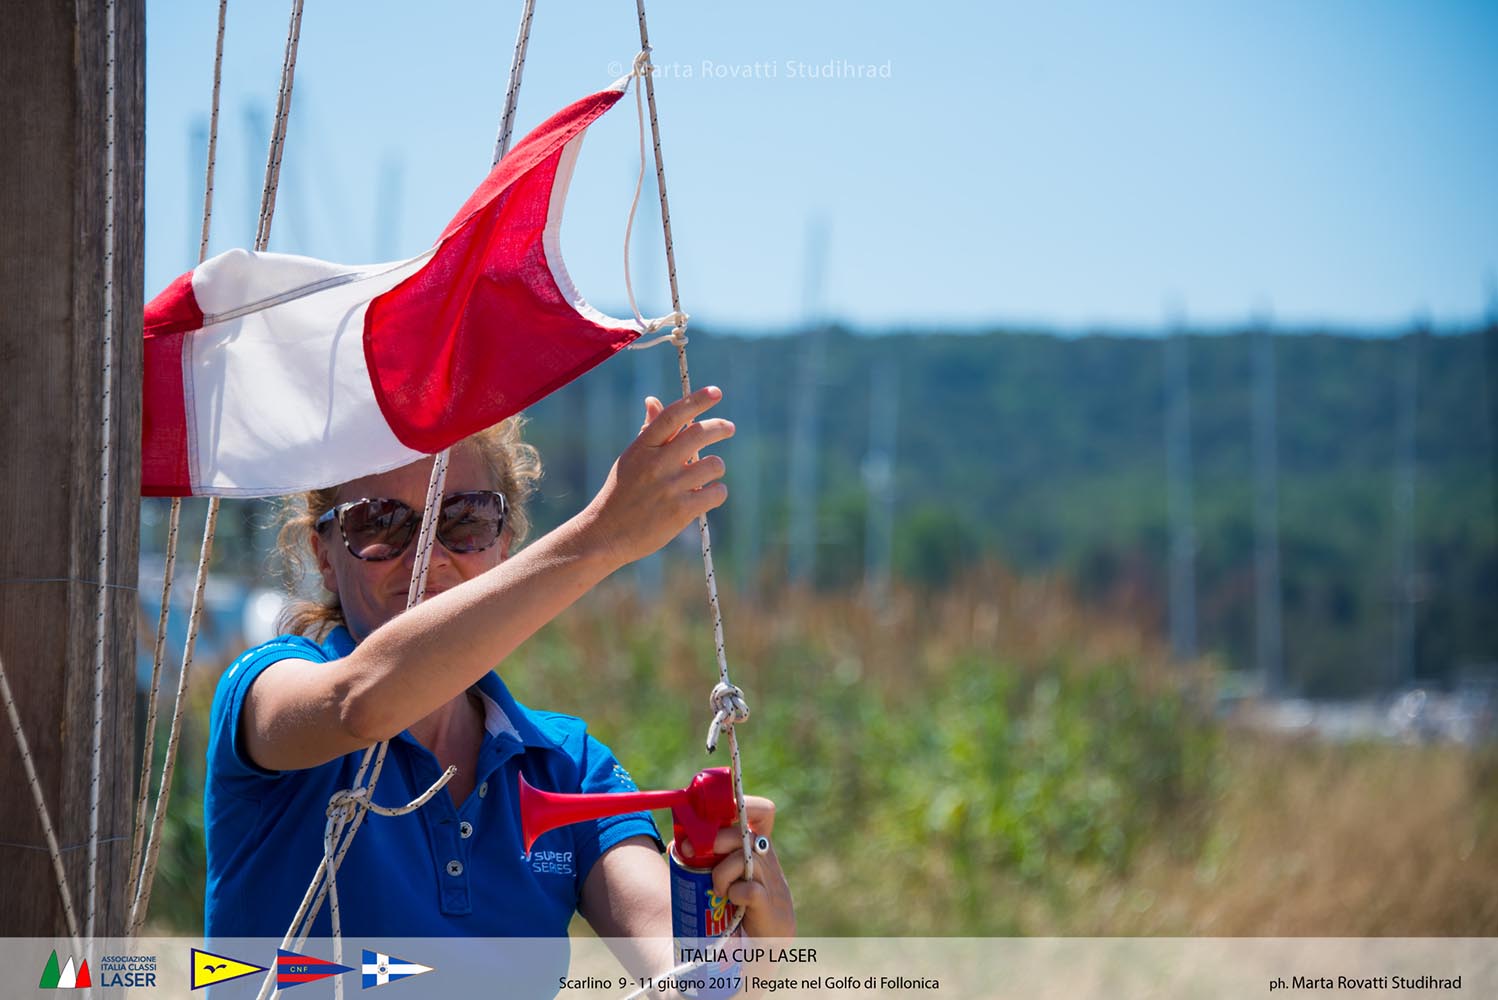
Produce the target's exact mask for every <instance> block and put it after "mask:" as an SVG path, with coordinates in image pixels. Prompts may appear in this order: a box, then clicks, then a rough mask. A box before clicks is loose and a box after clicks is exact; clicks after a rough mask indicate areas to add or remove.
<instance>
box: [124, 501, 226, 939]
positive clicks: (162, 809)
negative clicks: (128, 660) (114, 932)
mask: <svg viewBox="0 0 1498 1000" xmlns="http://www.w3.org/2000/svg"><path fill="white" fill-rule="evenodd" d="M217 524H218V498H217V497H214V498H213V501H212V502H210V503H209V504H208V516H207V518H206V520H204V522H203V545H202V548H201V550H200V551H199V553H198V576H197V581H196V583H195V585H194V587H193V594H192V612H191V614H190V615H189V617H188V620H187V642H186V644H185V645H184V646H183V647H182V669H181V670H179V671H178V672H177V697H176V700H175V701H174V702H173V703H172V725H171V728H170V729H169V730H168V731H167V740H166V760H165V762H164V763H163V764H162V768H161V790H160V792H158V793H157V795H156V811H155V813H154V814H153V815H152V817H151V830H150V833H149V834H148V835H147V837H146V851H145V855H146V856H145V864H144V865H143V867H142V868H141V873H140V880H139V882H138V883H137V886H136V893H135V897H134V899H133V901H132V904H131V908H130V936H131V937H135V936H137V935H139V934H140V932H141V929H142V928H143V927H144V926H145V922H146V912H147V910H148V909H149V908H150V906H151V889H152V888H153V887H154V885H155V882H156V862H157V859H158V858H159V857H160V855H161V839H162V830H163V829H164V828H165V826H166V810H167V805H168V804H169V803H170V802H171V797H172V796H171V789H172V777H173V775H174V774H175V773H176V768H177V747H178V744H179V741H180V738H181V735H182V710H183V708H184V707H185V706H186V704H187V674H188V671H189V669H191V667H192V655H193V650H194V648H195V647H196V645H197V641H198V624H199V622H200V621H201V620H202V611H203V590H204V587H205V585H206V584H207V582H208V561H209V558H210V557H211V556H212V555H213V532H214V528H215V527H216V526H217Z"/></svg>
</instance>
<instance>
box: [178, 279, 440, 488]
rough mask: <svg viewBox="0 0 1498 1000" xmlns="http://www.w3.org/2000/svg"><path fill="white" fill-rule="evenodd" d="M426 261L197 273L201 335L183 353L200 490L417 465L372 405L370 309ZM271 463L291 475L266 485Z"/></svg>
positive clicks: (295, 482)
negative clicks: (367, 345)
mask: <svg viewBox="0 0 1498 1000" xmlns="http://www.w3.org/2000/svg"><path fill="white" fill-rule="evenodd" d="M430 256H431V254H430V252H428V253H424V254H421V255H420V256H418V257H413V258H412V259H410V260H407V261H400V262H397V263H394V264H375V265H369V266H364V267H354V266H347V265H343V264H332V263H329V262H327V261H321V260H315V259H313V258H311V257H298V256H293V255H290V254H271V253H258V254H257V253H251V252H250V251H247V250H231V251H229V252H228V253H224V254H220V255H219V256H217V257H214V258H213V259H212V260H209V261H206V262H205V263H203V264H201V265H199V267H198V268H197V270H196V271H195V272H194V273H193V278H192V285H193V289H192V290H193V296H194V298H195V299H196V300H197V302H198V305H199V308H201V309H202V310H203V313H204V328H203V330H202V331H200V332H199V333H197V334H196V335H195V336H193V337H191V338H189V340H188V344H189V347H188V349H187V351H185V352H184V356H183V388H184V390H185V392H186V396H187V405H188V409H187V412H188V434H189V438H190V441H191V444H190V446H189V448H188V457H189V462H192V463H197V465H196V467H193V468H191V469H190V472H191V476H192V482H193V483H194V484H195V486H201V487H202V489H203V491H204V492H212V493H216V494H218V495H220V496H236V495H241V494H249V495H263V494H266V493H277V492H285V493H289V492H292V491H295V490H297V489H301V488H304V487H305V484H306V483H308V482H319V483H329V482H333V483H336V482H343V481H346V480H349V479H356V478H358V477H359V476H363V475H369V474H371V473H374V472H384V471H386V470H387V469H394V468H399V467H400V466H403V465H409V464H410V463H412V462H414V461H416V460H417V459H419V458H420V457H421V453H420V452H416V451H413V450H411V449H410V448H407V447H406V446H405V445H403V444H401V443H400V441H398V440H397V439H396V437H395V434H394V432H393V431H391V429H390V425H389V424H388V423H387V422H386V420H385V417H384V414H383V413H381V411H380V407H379V404H378V403H377V402H376V400H375V396H374V389H373V386H372V385H371V383H370V378H369V368H368V365H367V363H366V361H365V354H364V313H365V311H366V309H367V308H368V306H369V302H370V300H371V299H373V298H374V297H375V296H376V295H379V294H381V293H382V292H385V291H388V290H389V289H391V288H394V287H395V286H396V285H397V284H399V283H400V282H401V281H403V280H405V279H406V278H407V277H409V276H410V275H412V274H414V273H416V272H417V271H418V270H420V268H421V266H422V265H423V264H425V263H426V262H427V260H428V258H429V257H430ZM246 303H249V304H250V305H246ZM267 303H273V304H267ZM328 441H337V442H339V447H338V448H336V449H335V448H330V447H328V446H327V442H328ZM266 455H275V456H276V462H277V464H278V465H279V466H280V468H281V469H282V470H283V473H284V478H281V479H280V480H279V481H274V480H272V481H271V482H269V483H267V480H266V468H265V464H266V460H265V456H266Z"/></svg>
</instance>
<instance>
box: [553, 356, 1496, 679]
mask: <svg viewBox="0 0 1498 1000" xmlns="http://www.w3.org/2000/svg"><path fill="white" fill-rule="evenodd" d="M1272 340H1273V351H1274V370H1275V379H1276V381H1275V391H1276V400H1277V405H1276V407H1275V417H1276V428H1275V431H1276V433H1275V444H1276V448H1277V452H1278V463H1277V468H1278V473H1279V475H1278V482H1277V489H1278V509H1279V515H1280V517H1279V526H1278V530H1279V545H1280V548H1279V562H1280V572H1281V584H1282V586H1281V589H1282V593H1283V602H1284V604H1283V623H1284V624H1283V630H1284V646H1285V659H1286V667H1285V670H1286V676H1287V678H1288V683H1289V686H1290V687H1291V689H1292V690H1293V691H1296V692H1299V693H1302V694H1306V695H1340V694H1351V693H1360V692H1373V691H1380V690H1387V689H1391V688H1394V687H1398V686H1401V685H1403V684H1406V683H1409V682H1410V680H1409V678H1407V677H1406V676H1405V675H1404V673H1403V671H1404V668H1403V666H1402V664H1403V663H1404V660H1403V658H1401V657H1400V656H1398V655H1396V648H1397V646H1398V643H1397V641H1396V637H1397V634H1398V629H1397V626H1396V620H1397V617H1398V616H1397V614H1396V611H1397V610H1398V609H1399V608H1400V607H1401V606H1402V602H1403V599H1404V595H1405V594H1406V593H1408V594H1409V595H1410V596H1411V598H1412V599H1413V602H1414V622H1415V679H1416V680H1418V681H1419V682H1420V683H1431V682H1455V681H1457V680H1459V679H1461V678H1463V677H1465V676H1469V675H1471V674H1472V673H1474V672H1476V673H1478V674H1482V673H1485V672H1486V669H1491V668H1492V666H1493V665H1494V664H1495V663H1498V500H1495V492H1494V470H1495V468H1498V457H1495V456H1498V445H1495V420H1494V416H1493V414H1494V409H1493V407H1494V405H1495V402H1498V398H1495V397H1498V392H1495V389H1494V385H1495V381H1494V379H1495V376H1494V372H1495V371H1498V328H1495V329H1490V330H1487V331H1473V332H1469V333H1461V334H1441V335H1432V334H1429V333H1412V334H1408V335H1405V336H1398V337H1378V338H1372V337H1356V336H1346V335H1333V334H1324V333H1299V334H1284V333H1281V334H1277V335H1275V336H1274V337H1273V338H1272ZM1185 341H1186V344H1187V354H1188V358H1189V362H1188V363H1189V379H1188V385H1189V405H1190V417H1191V461H1192V465H1193V468H1192V477H1191V486H1192V491H1193V502H1194V511H1195V531H1196V540H1197V558H1196V562H1195V571H1196V600H1197V608H1198V635H1199V646H1200V650H1201V652H1202V653H1204V654H1214V655H1217V656H1218V657H1220V658H1221V659H1223V660H1224V661H1225V662H1227V663H1228V664H1230V665H1231V666H1234V667H1240V668H1241V667H1249V666H1252V664H1253V662H1254V592H1255V570H1254V563H1255V560H1254V551H1255V518H1254V480H1253V438H1254V426H1253V399H1254V390H1253V374H1254V343H1255V338H1254V336H1253V335H1251V334H1248V333H1239V334H1193V335H1188V336H1186V337H1185ZM1164 347H1165V344H1164V341H1163V340H1162V339H1160V338H1156V337H1128V336H1111V335H1110V336H1086V337H1058V336H1052V335H1045V334H1033V333H1012V332H1006V331H993V332H989V333H981V334H941V333H921V334H915V333H911V334H892V335H886V336H878V337H872V336H860V335H855V334H851V333H848V332H846V331H842V330H838V329H831V330H827V331H824V333H823V334H822V342H821V346H820V351H821V354H822V362H821V366H820V368H821V374H820V378H819V379H818V380H817V383H816V389H817V419H816V426H817V429H818V431H817V441H818V449H819V450H818V463H817V468H818V476H819V482H818V487H817V493H818V504H817V528H818V545H817V554H816V581H817V585H818V586H819V587H822V588H845V587H852V586H857V585H859V584H860V583H861V581H862V579H863V573H864V559H865V538H864V536H865V526H866V523H867V522H866V511H867V508H868V504H867V501H866V490H865V487H864V478H863V476H862V473H861V468H862V466H863V463H864V461H865V457H866V455H867V453H868V450H869V440H870V403H871V398H870V397H871V385H873V384H875V382H874V373H875V371H876V369H878V367H879V366H880V365H881V364H882V365H884V366H885V367H886V368H888V367H890V366H892V367H893V368H894V370H895V372H896V373H897V380H898V386H897V391H896V393H895V404H894V405H895V406H896V408H897V409H896V413H897V417H898V423H897V426H898V433H897V444H896V454H895V456H894V458H895V466H894V489H895V511H896V515H895V527H894V540H893V552H894V556H893V561H894V570H895V572H896V573H897V574H898V575H900V576H902V577H904V578H906V579H909V580H911V581H914V582H918V583H925V584H930V585H933V586H940V585H942V584H944V583H945V582H947V581H948V580H950V579H952V578H953V577H954V576H956V575H958V574H960V573H961V572H962V571H963V569H964V568H965V567H966V566H967V565H969V564H970V563H972V562H974V561H975V560H976V559H977V558H978V557H979V556H980V555H988V556H994V557H997V558H998V559H1000V560H1002V561H1003V562H1005V563H1007V564H1008V565H1010V566H1011V567H1013V568H1014V569H1015V570H1016V571H1017V572H1019V573H1022V574H1054V575H1057V576H1059V577H1061V578H1062V579H1064V580H1067V581H1070V583H1071V585H1072V586H1073V587H1074V588H1075V589H1076V590H1077V592H1078V593H1079V594H1080V595H1081V596H1082V597H1083V598H1084V599H1085V600H1087V601H1090V602H1095V603H1099V604H1105V605H1108V606H1110V607H1112V608H1114V609H1122V610H1124V611H1126V612H1128V613H1129V614H1130V615H1132V616H1134V617H1135V620H1137V621H1139V622H1140V623H1141V624H1142V625H1144V626H1146V627H1148V628H1150V629H1155V630H1158V631H1159V632H1160V633H1161V634H1164V633H1165V631H1166V630H1167V617H1168V612H1167V594H1168V579H1167V578H1168V569H1167V566H1168V552H1169V547H1170V530H1169V516H1168V507H1167V481H1166V436H1165V417H1166V392H1165V389H1166V377H1165V376H1166V365H1165V349H1164ZM813 353H814V350H813V345H812V343H811V340H810V338H808V337H793V338H786V337H758V338H751V337H731V336H716V335H714V334H713V332H712V331H710V330H701V331H699V330H694V331H693V332H692V340H691V347H690V348H689V355H690V361H691V363H692V367H693V378H694V381H695V383H696V384H698V385H703V384H707V383H708V382H709V381H711V382H714V383H716V384H719V385H721V386H723V388H724V390H725V393H726V400H725V402H724V404H723V405H722V406H721V407H720V409H721V410H722V411H723V415H726V416H730V417H732V418H733V419H734V420H735V422H736V423H737V424H738V426H739V433H738V436H737V437H736V438H735V439H734V440H733V441H731V442H729V443H728V444H726V445H724V446H722V447H721V448H720V449H719V453H720V454H722V455H723V456H724V457H725V459H726V460H727V462H728V467H729V476H728V483H729V487H730V491H731V499H730V501H729V504H728V505H727V507H726V508H725V509H724V510H723V511H721V512H720V513H719V515H717V516H715V519H714V543H715V554H716V556H717V558H718V560H719V561H720V563H722V564H723V571H724V573H725V574H733V575H735V576H736V577H737V578H739V579H749V580H758V581H759V583H760V585H761V586H773V585H775V584H776V582H777V581H783V580H784V573H785V567H786V558H787V557H786V546H787V537H788V534H787V531H788V529H787V525H788V513H789V508H790V500H789V496H790V489H789V479H790V447H789V439H790V433H791V428H792V427H793V426H796V423H795V420H794V417H793V400H794V397H795V396H796V395H797V394H798V391H799V387H800V386H803V385H805V384H806V381H807V380H806V378H805V371H806V367H807V366H808V365H809V364H811V363H812V362H811V361H810V358H811V356H812V354H813ZM1412 367H1413V371H1414V379H1413V383H1411V380H1410V379H1409V373H1410V371H1411V368H1412ZM1411 384H1413V387H1414V394H1413V398H1414V414H1415V424H1414V455H1415V465H1414V469H1415V477H1414V484H1415V486H1414V516H1413V521H1412V528H1413V534H1414V544H1413V547H1412V549H1406V548H1405V547H1404V546H1403V545H1402V544H1401V543H1400V541H1399V538H1400V526H1401V520H1400V518H1398V517H1397V516H1396V513H1395V510H1396V497H1397V496H1398V495H1399V483H1400V470H1401V468H1402V463H1401V461H1400V456H1401V454H1402V453H1403V448H1402V446H1401V433H1400V428H1401V413H1408V412H1410V410H1409V406H1408V403H1407V402H1406V401H1407V400H1408V398H1409V386H1410V385H1411ZM677 385H678V380H677V375H676V352H675V351H674V350H673V349H671V348H670V347H669V346H665V347H657V348H654V349H651V350H648V351H641V352H629V353H627V354H625V355H623V356H621V357H618V358H615V359H613V360H611V361H610V362H608V363H606V364H604V365H603V366H601V367H600V368H598V369H596V370H595V371H593V372H591V373H589V374H588V375H587V376H585V377H584V378H582V379H580V380H578V381H577V382H576V383H574V384H573V385H571V386H569V387H568V388H567V389H565V390H563V391H561V392H559V393H557V394H555V395H554V396H552V397H551V398H549V399H547V400H545V401H544V402H542V403H541V404H539V405H537V406H536V407H534V408H533V409H532V410H531V411H530V417H531V421H532V422H531V425H530V430H529V435H530V437H531V439H532V440H534V441H535V442H536V443H537V444H538V445H539V446H540V447H541V449H542V454H543V455H544V456H545V458H546V460H547V465H548V472H547V481H546V485H545V488H544V491H543V493H544V495H543V497H542V498H541V500H542V502H541V503H540V504H539V510H538V514H539V517H538V521H539V524H540V526H541V527H543V528H544V527H546V526H549V525H550V524H552V523H555V522H556V521H558V520H560V519H561V518H562V517H565V516H566V515H568V514H570V513H571V512H573V511H575V510H576V509H577V508H578V507H579V506H581V504H582V503H584V502H585V501H586V499H587V498H588V497H589V496H591V495H592V492H593V491H594V490H595V489H596V488H597V486H598V485H599V484H600V483H601V481H602V479H603V476H604V474H605V473H606V471H607V467H608V462H609V461H611V460H612V457H613V456H614V455H615V454H617V451H618V450H619V449H620V448H622V447H623V446H624V445H625V444H626V443H627V442H628V441H629V439H630V438H631V437H632V436H633V435H634V433H635V431H636V430H637V428H638V426H639V422H640V409H639V399H640V397H641V396H643V395H644V394H645V393H646V392H653V393H656V394H658V395H661V396H663V397H667V396H669V395H670V394H672V393H674V392H675V391H676V387H677ZM756 495H757V498H756ZM756 508H757V516H756ZM751 517H752V519H753V523H752V524H751V523H749V521H748V519H750V518H751ZM1403 523H1406V524H1409V523H1411V522H1403ZM683 548H684V549H685V548H686V546H683ZM1405 551H1412V552H1413V559H1414V563H1413V565H1414V573H1413V574H1412V575H1410V576H1409V577H1407V579H1408V583H1407V584H1405V583H1402V582H1401V579H1402V578H1403V577H1402V574H1400V573H1399V572H1398V571H1397V567H1398V566H1399V565H1400V564H1401V563H1400V560H1401V553H1402V552H1405ZM670 558H673V559H677V558H686V556H685V555H684V554H673V555H671V556H670ZM751 563H752V565H750V564H751ZM1485 665H1486V667H1485Z"/></svg>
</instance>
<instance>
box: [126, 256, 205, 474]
mask: <svg viewBox="0 0 1498 1000" xmlns="http://www.w3.org/2000/svg"><path fill="white" fill-rule="evenodd" d="M202 326H203V310H201V309H199V308H198V300H197V299H196V298H195V297H194V296H193V293H192V272H191V271H189V272H188V273H187V274H184V275H182V276H181V277H179V278H178V279H177V280H175V281H173V282H172V283H171V284H170V285H168V286H167V287H166V289H165V290H164V291H163V292H162V293H161V294H160V295H158V296H156V297H155V298H154V299H152V300H151V301H150V302H149V303H148V304H147V305H146V322H145V328H146V351H145V354H146V356H145V373H144V374H145V382H144V385H143V387H142V388H143V392H142V398H141V421H142V424H141V437H140V443H141V494H142V495H143V496H148V497H150V496H156V497H175V496H186V495H187V494H189V493H191V492H192V489H191V487H190V486H189V479H190V476H189V473H188V463H187V446H188V435H187V403H186V399H185V394H184V392H183V384H182V351H183V348H185V347H186V346H187V345H186V339H187V334H188V332H189V331H192V330H198V329H201V328H202Z"/></svg>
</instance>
